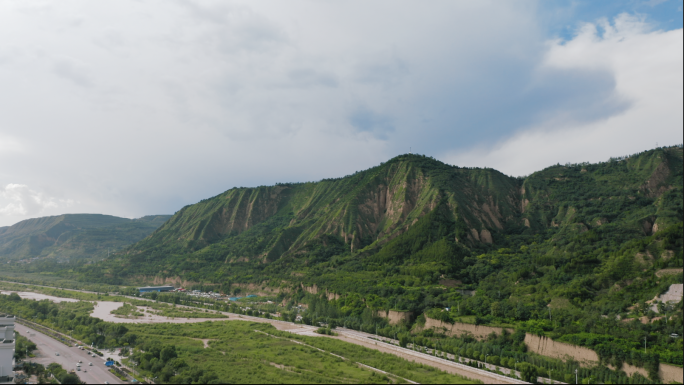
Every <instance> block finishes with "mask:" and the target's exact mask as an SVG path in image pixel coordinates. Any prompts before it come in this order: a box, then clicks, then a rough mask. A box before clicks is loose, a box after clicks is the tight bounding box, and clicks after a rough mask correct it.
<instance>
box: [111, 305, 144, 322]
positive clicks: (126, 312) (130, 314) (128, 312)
mask: <svg viewBox="0 0 684 385" xmlns="http://www.w3.org/2000/svg"><path fill="white" fill-rule="evenodd" d="M111 314H114V315H118V316H121V317H123V318H138V317H144V316H145V314H143V313H141V312H139V311H138V308H137V307H135V306H133V305H131V304H128V303H124V304H123V305H122V306H121V307H120V308H118V309H116V310H112V311H111Z"/></svg>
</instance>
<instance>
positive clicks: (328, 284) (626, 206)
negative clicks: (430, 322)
mask: <svg viewBox="0 0 684 385" xmlns="http://www.w3.org/2000/svg"><path fill="white" fill-rule="evenodd" d="M683 164H684V161H683V159H682V146H674V147H666V148H657V149H654V150H649V151H645V152H643V153H639V154H634V155H631V156H628V157H621V158H611V159H609V160H608V161H607V162H602V163H596V164H589V163H581V164H566V165H560V164H559V165H555V166H552V167H548V168H546V169H544V170H542V171H539V172H536V173H533V174H532V175H530V176H527V177H524V178H513V177H508V176H506V175H503V174H501V173H499V172H497V171H495V170H491V169H472V168H460V167H455V166H450V165H446V164H443V163H441V162H438V161H436V160H434V159H432V158H429V157H424V156H419V155H402V156H398V157H396V158H394V159H391V160H390V161H388V162H387V163H384V164H381V165H379V166H377V167H374V168H371V169H369V170H366V171H362V172H357V173H355V174H354V175H349V176H346V177H344V178H338V179H326V180H322V181H320V182H316V183H299V184H278V185H276V186H271V187H264V186H262V187H257V188H235V189H231V190H229V191H226V192H224V193H222V194H220V195H218V196H216V197H213V198H209V199H206V200H203V201H201V202H199V203H197V204H195V205H191V206H187V207H184V208H183V209H181V210H180V211H179V212H177V213H176V214H175V215H174V216H173V217H172V218H171V219H169V220H168V221H167V222H165V223H164V224H163V225H162V226H161V227H160V228H159V229H158V230H157V231H156V232H154V233H153V234H152V235H151V236H149V237H147V238H145V239H143V240H141V241H140V242H138V243H136V244H134V245H132V246H130V247H128V248H127V249H126V250H122V251H121V252H118V253H117V254H116V255H114V256H112V258H110V259H109V260H107V261H106V262H105V263H94V264H80V265H69V266H67V265H64V266H57V267H54V266H51V265H47V264H42V265H41V263H37V264H35V266H33V267H32V269H35V271H53V272H54V274H61V275H62V276H64V277H67V276H68V277H77V279H78V280H80V281H82V282H84V284H85V283H89V284H92V283H99V284H102V285H124V284H125V285H137V284H140V282H136V279H138V277H141V276H146V277H157V278H174V279H178V278H179V279H181V280H184V281H186V282H189V285H191V286H196V287H203V288H205V290H206V288H211V289H208V290H214V291H220V292H223V293H229V294H236V293H237V292H238V291H239V290H245V291H246V289H245V287H251V288H253V291H255V292H259V291H270V292H272V293H278V294H277V301H275V302H276V303H283V301H284V304H285V306H284V307H281V308H278V307H277V306H276V309H277V310H278V311H279V312H280V313H281V314H282V318H284V319H287V320H294V319H296V318H297V316H301V317H302V321H303V322H305V323H308V324H311V325H318V326H321V324H327V325H330V327H331V328H332V327H334V326H346V327H349V328H353V329H357V330H363V331H366V332H370V333H375V332H376V331H377V333H378V334H382V335H387V336H392V337H395V336H397V337H399V336H404V337H403V338H404V342H406V338H408V337H406V336H409V335H410V334H409V333H413V335H415V334H416V333H417V331H418V330H420V329H421V328H420V327H416V325H417V326H420V324H421V323H424V321H425V315H426V314H427V315H428V316H430V317H433V318H437V319H440V320H443V321H445V322H447V323H451V322H458V321H459V320H463V321H467V322H471V323H475V324H479V325H510V327H511V328H513V329H516V330H521V331H524V332H529V333H532V334H536V335H544V336H547V337H550V338H552V339H555V340H560V341H565V342H570V343H573V344H578V345H582V346H586V347H589V348H592V349H594V350H595V351H596V352H597V353H598V355H599V357H600V358H601V361H602V362H601V363H600V364H599V365H598V366H597V368H595V370H598V372H595V373H594V372H592V373H593V374H591V375H592V376H593V375H595V376H597V377H596V378H613V379H617V378H622V377H620V376H621V375H622V374H619V373H615V372H611V371H608V372H605V371H603V370H604V369H605V365H608V364H611V365H619V364H620V363H622V362H627V363H631V364H633V365H636V366H640V367H644V368H646V369H647V370H648V372H649V377H650V381H658V378H657V367H658V365H659V363H672V364H677V365H682V363H683V362H682V359H683V358H682V350H683V349H682V345H681V341H682V340H681V339H675V338H671V337H670V334H672V333H678V334H681V330H682V328H683V324H682V320H683V318H684V317H683V315H682V303H681V302H680V303H679V304H670V305H664V304H660V305H658V304H656V305H654V306H655V309H656V310H657V312H656V311H654V310H653V309H651V306H652V305H650V304H648V303H647V301H652V300H653V299H654V297H656V296H658V295H661V294H663V293H664V292H665V291H667V290H668V288H669V287H670V286H671V285H672V284H677V283H682V282H683V277H682V270H681V269H682V266H683V254H684V253H683V241H682V233H683V231H684V230H683V228H682V217H683V214H684V203H683V201H684V195H683V186H682V184H683V170H682V169H683V167H684V166H683ZM11 269H12V268H10V270H11ZM41 269H42V270H41ZM12 271H16V270H12ZM238 284H239V285H238ZM247 285H251V286H247ZM313 292H315V293H317V294H311V293H313ZM156 298H157V299H158V300H162V301H165V302H169V303H183V304H188V305H190V306H197V307H203V308H205V309H207V308H208V309H213V310H223V309H226V307H229V308H230V309H231V310H235V311H241V310H240V309H237V308H235V307H233V306H231V305H228V304H222V303H219V302H216V301H212V300H204V299H202V300H196V301H193V300H191V299H190V298H188V297H183V296H181V295H177V294H165V295H159V296H157V297H156ZM299 304H305V305H307V306H308V307H304V308H303V309H302V308H299V307H297V305H299ZM447 308H448V309H449V310H448V311H447V310H444V309H447ZM260 310H261V309H260ZM274 310H275V309H274ZM390 310H399V311H405V312H411V314H412V318H411V319H410V320H408V322H403V323H400V324H399V325H395V326H390V325H389V324H388V321H387V319H386V318H385V317H384V316H385V315H386V314H387V312H388V311H390ZM249 311H250V312H253V310H249ZM262 311H263V310H262ZM268 313H271V310H270V308H269V310H268ZM258 314H261V313H260V312H258ZM419 335H420V334H419ZM420 336H422V337H423V338H426V339H427V340H426V341H429V340H430V338H439V337H436V336H435V337H429V338H428V337H427V336H424V335H420ZM644 340H645V342H646V344H647V346H648V349H647V351H646V353H644V352H643V350H642V349H641V347H642V346H643V345H642V344H643V342H644ZM435 341H436V340H435ZM458 341H460V342H458ZM463 341H465V340H464V339H463V338H455V339H454V342H453V344H452V345H454V346H457V345H459V344H462V343H465V342H463ZM425 343H426V344H427V343H428V342H425ZM468 343H470V342H468ZM481 343H489V344H490V345H483V346H482V348H483V349H485V348H486V349H489V347H491V348H492V349H493V350H492V351H493V352H494V353H492V354H494V355H497V356H499V357H501V358H502V359H503V358H505V357H509V358H510V357H513V358H515V357H517V360H521V359H522V360H523V361H525V362H527V363H528V364H530V365H535V367H536V370H538V371H539V370H542V369H543V368H544V367H545V366H544V365H547V364H546V363H535V362H536V361H535V360H536V359H537V358H535V357H533V356H530V355H528V354H527V353H526V352H522V351H519V349H518V347H517V346H518V345H516V344H515V343H513V342H510V343H506V344H504V343H503V342H502V343H498V345H496V344H494V345H491V344H492V343H494V342H491V343H490V342H487V341H483V342H481ZM447 345H448V344H447ZM487 346H489V347H487ZM494 346H500V347H501V351H497V350H496V349H495V348H494ZM459 349H460V348H459ZM506 352H509V353H510V354H509V353H506ZM486 354H488V353H485V355H486ZM507 354H509V355H508V356H507ZM530 361H535V362H530ZM566 364H567V363H566ZM549 365H550V364H549ZM554 365H555V364H554ZM601 365H604V366H601ZM549 367H550V366H549ZM601 368H604V369H601ZM529 369H530V370H535V368H532V367H530V368H529ZM526 370H527V369H526ZM559 370H560V369H559ZM563 370H566V372H564V373H562V375H566V374H569V373H568V372H567V370H571V369H570V368H569V367H566V369H563ZM586 370H594V369H586ZM605 370H608V369H605ZM530 373H531V372H530ZM559 374H561V373H559ZM526 375H527V374H526ZM630 381H636V380H635V379H630Z"/></svg>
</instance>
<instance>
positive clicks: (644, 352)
mask: <svg viewBox="0 0 684 385" xmlns="http://www.w3.org/2000/svg"><path fill="white" fill-rule="evenodd" d="M644 353H646V337H644Z"/></svg>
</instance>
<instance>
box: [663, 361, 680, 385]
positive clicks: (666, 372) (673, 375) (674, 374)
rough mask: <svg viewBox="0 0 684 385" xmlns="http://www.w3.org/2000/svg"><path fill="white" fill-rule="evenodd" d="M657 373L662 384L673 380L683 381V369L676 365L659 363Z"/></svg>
mask: <svg viewBox="0 0 684 385" xmlns="http://www.w3.org/2000/svg"><path fill="white" fill-rule="evenodd" d="M658 373H659V374H660V381H662V382H663V384H669V383H671V382H673V381H676V382H679V383H684V369H683V368H680V367H678V366H672V365H668V364H660V370H659V371H658Z"/></svg>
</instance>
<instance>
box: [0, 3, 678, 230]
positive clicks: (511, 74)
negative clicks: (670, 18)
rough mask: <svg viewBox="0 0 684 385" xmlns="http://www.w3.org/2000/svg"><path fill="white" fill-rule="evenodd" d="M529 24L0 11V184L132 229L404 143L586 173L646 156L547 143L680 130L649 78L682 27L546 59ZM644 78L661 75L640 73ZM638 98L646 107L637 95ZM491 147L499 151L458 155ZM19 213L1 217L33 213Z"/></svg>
mask: <svg viewBox="0 0 684 385" xmlns="http://www.w3.org/2000/svg"><path fill="white" fill-rule="evenodd" d="M535 9H536V2H535V1H534V0H525V1H521V2H493V1H486V0H473V1H465V0H464V1H457V2H456V1H449V0H447V1H438V0H435V1H431V2H429V5H428V4H427V3H426V4H423V3H417V2H409V1H399V0H377V1H373V2H366V1H354V0H352V1H345V2H327V1H325V2H324V1H307V0H291V1H288V2H283V1H280V0H258V1H253V0H249V1H247V0H235V1H218V0H176V1H168V0H147V1H137V0H112V1H98V2H93V1H87V0H64V1H62V2H59V3H58V4H57V3H55V2H47V1H42V0H20V1H18V0H15V1H0V36H3V37H6V38H5V39H4V40H3V44H2V47H0V84H2V87H0V156H1V157H2V161H3V167H2V168H0V186H5V185H7V184H9V183H13V182H16V181H21V182H22V183H23V184H25V185H28V186H31V189H29V191H34V192H35V191H40V192H42V194H43V195H41V196H42V198H41V202H48V203H49V202H54V203H55V204H58V206H59V204H60V202H61V201H60V199H62V197H69V198H70V199H73V200H74V203H73V206H71V207H70V210H71V211H78V212H99V213H106V214H112V215H120V216H126V217H138V216H141V215H145V214H152V213H156V214H163V213H172V212H175V211H176V210H178V209H179V208H180V207H182V206H183V205H186V204H189V203H193V202H196V201H198V200H200V199H203V198H206V197H208V196H212V195H215V194H218V193H220V192H222V191H224V190H226V189H228V188H231V187H233V186H254V185H263V184H273V183H275V182H287V181H307V180H318V179H321V178H326V177H337V176H343V175H346V174H351V173H353V172H354V171H356V170H361V169H365V168H368V167H371V166H374V165H377V164H379V163H380V162H382V161H386V160H387V159H388V158H391V157H393V156H395V155H397V154H400V153H405V152H407V151H408V148H409V146H411V147H413V150H414V152H420V153H426V154H429V155H434V156H437V155H439V154H452V155H450V157H448V159H450V160H452V161H454V162H457V163H459V164H473V163H474V164H478V165H487V166H490V167H495V166H496V167H501V168H502V169H504V170H505V171H507V172H509V173H518V172H523V173H524V172H529V171H528V170H536V169H539V168H541V167H542V166H543V165H546V164H550V163H556V162H557V161H561V162H564V161H566V159H565V158H564V157H563V154H564V152H563V151H565V150H563V149H558V148H557V145H550V146H548V148H549V149H548V151H549V154H546V152H545V151H547V148H546V147H544V146H541V145H540V148H535V149H534V151H538V152H537V155H535V156H530V155H529V154H534V152H533V151H530V148H532V147H533V146H535V145H536V144H535V143H536V142H535V143H532V144H531V145H530V146H528V147H524V146H523V147H520V148H523V149H524V151H520V152H519V153H516V150H515V146H513V147H510V146H508V145H507V143H514V142H512V141H506V140H514V139H515V138H518V139H519V143H518V142H515V143H518V144H516V146H517V145H520V146H522V145H523V144H526V143H527V142H529V141H532V140H535V141H537V142H538V141H544V140H560V141H561V142H562V143H564V144H566V145H567V146H568V149H567V151H568V152H569V153H570V154H572V156H575V157H576V158H579V159H578V160H582V161H584V160H592V158H591V157H588V156H589V155H591V154H590V151H589V150H592V151H594V150H596V152H597V153H600V154H601V159H605V158H607V157H608V156H610V155H615V154H616V153H617V154H620V153H624V152H626V151H627V150H628V149H630V148H635V151H636V150H642V149H643V148H642V147H643V143H646V142H647V141H645V140H643V139H642V138H637V139H630V138H629V136H627V135H619V134H618V135H617V137H618V138H617V139H616V138H611V139H610V140H608V139H601V140H605V141H606V143H603V144H602V145H601V146H599V148H598V149H597V148H595V147H587V151H585V152H582V151H581V150H582V148H579V149H578V147H577V146H581V145H583V144H582V143H581V142H579V144H574V142H572V141H571V140H567V139H566V138H565V137H562V136H558V137H557V136H554V135H560V134H559V133H566V134H567V135H570V136H571V137H572V136H573V135H576V134H571V133H576V132H580V131H581V130H582V129H585V130H586V131H587V132H588V133H586V134H583V135H585V136H592V135H594V133H593V132H592V127H598V128H597V130H599V131H600V133H606V132H608V131H605V129H603V128H601V127H606V126H605V125H606V124H608V122H610V121H612V119H617V118H619V117H620V116H623V115H627V114H634V113H635V111H640V109H641V110H644V112H641V113H638V114H637V115H638V116H643V117H648V119H646V118H644V121H646V122H647V123H645V124H644V123H639V122H637V120H636V119H635V120H634V121H633V122H632V121H630V122H627V123H628V124H629V125H630V127H632V126H634V127H636V126H637V125H638V124H641V128H640V130H641V131H646V130H648V131H649V132H650V133H656V132H658V130H659V129H664V128H663V127H671V126H672V123H671V121H672V118H671V115H672V108H673V107H672V105H673V103H675V102H677V101H679V102H681V92H680V94H679V95H675V96H674V100H669V99H668V98H667V97H665V96H664V95H661V96H662V97H661V96H658V95H657V93H658V92H661V91H660V90H661V88H662V87H661V85H660V84H661V83H662V81H660V80H657V79H656V78H657V76H662V77H664V78H667V76H668V75H667V74H668V73H669V72H667V71H670V70H667V71H665V70H663V68H660V67H662V66H665V65H666V64H665V62H667V61H668V60H670V61H671V55H672V54H670V53H668V51H667V49H669V43H668V44H665V42H664V41H665V39H666V37H667V36H675V37H676V36H680V37H681V31H679V32H678V33H679V35H677V34H676V33H675V34H674V35H673V34H672V33H670V32H667V33H662V32H649V31H647V30H643V29H642V30H639V29H638V28H637V27H638V26H639V24H638V23H637V24H635V23H631V22H628V21H625V23H627V25H626V26H624V27H623V26H622V24H620V23H621V22H622V21H619V22H616V23H614V25H612V26H606V25H605V23H604V27H605V28H606V32H605V33H603V34H602V35H600V36H599V35H598V34H596V33H594V32H592V31H591V28H592V27H591V25H588V26H585V27H584V28H585V29H583V30H582V31H583V32H582V34H581V36H578V38H577V39H574V40H573V41H572V42H568V43H565V44H562V43H560V42H551V43H548V44H545V41H546V37H545V36H543V32H541V31H540V29H541V28H539V27H538V20H537V19H536V18H537V17H538V16H537V14H536V11H535ZM630 23H631V24H630ZM611 28H612V29H611ZM627 32H629V33H627ZM620 39H623V40H622V41H621V40H620ZM641 40H646V42H640V41H641ZM675 40H676V39H675ZM675 43H681V38H680V39H679V41H676V42H675ZM680 45H681V44H680ZM627 46H629V47H627ZM625 47H627V48H625ZM677 52H679V53H681V49H679V51H676V50H675V53H677ZM590 56H593V57H590ZM680 57H681V55H680ZM649 60H651V61H652V63H650V62H649ZM630 63H631V64H630ZM634 63H636V64H634ZM677 63H678V65H679V69H680V72H681V60H680V61H679V62H676V63H675V64H677ZM640 68H641V69H642V70H643V71H645V70H654V71H655V72H653V73H656V75H654V74H653V73H651V74H650V75H648V76H646V75H644V74H640V73H636V74H634V75H635V76H634V75H632V74H631V73H632V72H633V71H637V72H638V71H642V70H640ZM645 76H646V77H645ZM637 78H639V79H647V80H648V81H637ZM651 78H653V79H656V80H657V81H656V82H655V83H657V84H655V83H654V84H649V82H650V81H651V80H650V79H651ZM679 79H680V80H679V84H680V86H681V75H680V78H679ZM670 83H672V80H671V79H670ZM648 87H652V88H653V89H654V90H655V91H653V92H651V91H649V95H651V94H655V96H648V95H647V96H644V95H642V93H643V92H642V91H643V90H646V89H647V88H648ZM668 87H671V84H670V85H669V86H668ZM662 89H664V90H665V91H666V93H667V92H669V91H667V90H669V88H667V87H665V88H662ZM668 95H669V94H668ZM658 98H660V99H662V100H660V99H658ZM659 103H660V104H659ZM658 106H660V107H658ZM657 108H661V113H656V112H655V110H656V109H657ZM676 111H677V112H681V110H676ZM649 114H650V115H649ZM653 114H656V115H655V116H654V115H653ZM630 116H631V115H630ZM680 116H681V114H680ZM623 120H624V119H623ZM675 120H676V119H675ZM678 122H679V123H680V124H679V125H680V126H681V118H679V121H678ZM611 124H613V123H611ZM614 124H618V123H614ZM619 124H623V123H619ZM654 127H655V128H654ZM521 129H522V130H521ZM578 130H580V131H578ZM516 132H518V134H517V136H514V135H513V134H514V133H516ZM535 135H536V136H535ZM605 137H606V138H610V135H606V136H605ZM492 138H495V139H494V141H496V139H499V138H500V139H501V140H502V142H501V143H500V144H499V147H500V148H501V152H500V153H493V152H491V148H483V149H482V150H481V151H475V152H472V153H471V152H469V154H472V155H473V157H479V158H468V157H463V156H461V157H457V156H456V155H453V154H454V153H455V152H450V151H453V150H455V149H464V148H465V149H470V148H472V146H474V145H477V144H480V143H484V142H489V143H491V142H492ZM667 140H668V139H667V138H664V137H663V138H657V139H653V140H652V141H653V142H655V141H659V142H661V143H666V142H667ZM680 141H681V140H680ZM530 143H531V142H530ZM506 146H508V147H506ZM572 146H574V147H572ZM630 146H631V147H630ZM636 147H639V148H636ZM509 148H513V150H509ZM604 153H605V155H603V154H604ZM512 155H516V156H515V157H512ZM497 156H500V157H502V159H506V161H505V162H498V163H496V164H494V163H495V160H496V159H497V158H496V157H497ZM556 158H563V159H556ZM475 159H483V161H482V162H480V161H479V160H477V161H476V160H475ZM511 159H515V161H518V162H520V165H519V166H516V167H512V165H513V164H514V162H513V160H511ZM574 159H575V158H572V159H567V160H574ZM27 194H29V193H27ZM35 194H38V193H35ZM35 194H34V195H35ZM27 196H31V194H29V195H27ZM47 197H54V199H55V200H54V201H51V200H50V199H51V198H47ZM5 199H8V198H5ZM26 199H29V198H26ZM31 199H33V198H31ZM17 202H19V201H17V200H11V201H9V200H8V201H6V202H5V203H2V204H1V205H0V207H3V208H4V210H6V211H7V212H9V211H12V212H15V213H16V212H23V211H21V210H26V212H27V213H28V212H29V211H30V210H29V206H28V203H27V204H26V205H24V206H21V207H24V208H22V209H21V210H20V209H19V208H18V207H19V203H17ZM22 202H23V201H22ZM30 202H31V201H30V200H29V203H30ZM10 204H12V205H13V206H11V207H12V208H11V209H10V208H8V207H10ZM60 207H62V206H60ZM60 207H53V206H46V208H45V209H44V210H43V211H40V214H35V215H45V214H46V213H53V212H54V213H59V212H60V210H63V208H60ZM26 215H29V214H26ZM17 218H19V217H12V219H11V220H12V221H14V220H16V219H17ZM11 223H12V222H10V219H7V217H0V225H4V224H11Z"/></svg>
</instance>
